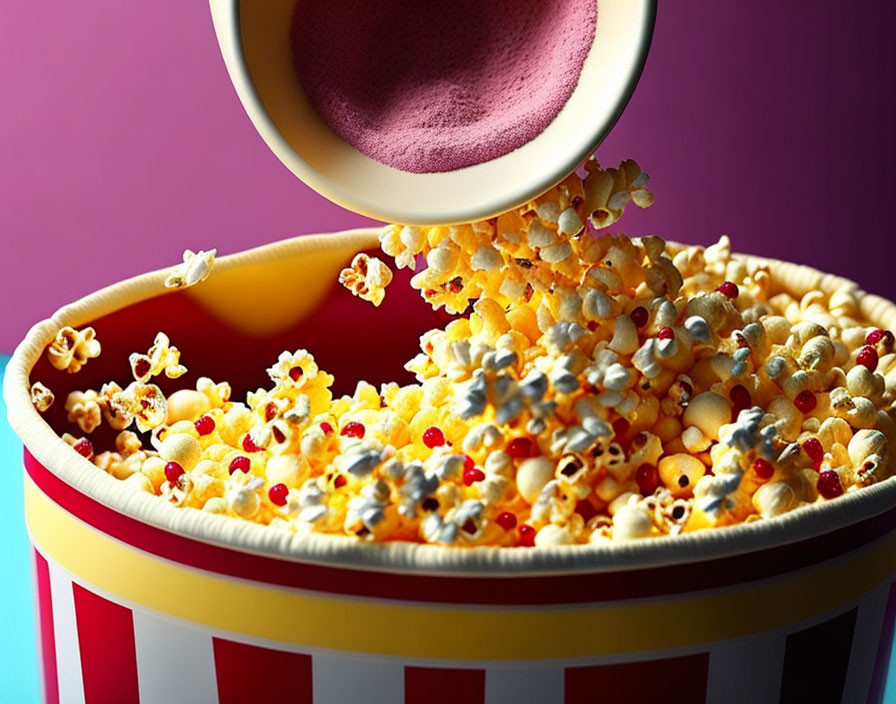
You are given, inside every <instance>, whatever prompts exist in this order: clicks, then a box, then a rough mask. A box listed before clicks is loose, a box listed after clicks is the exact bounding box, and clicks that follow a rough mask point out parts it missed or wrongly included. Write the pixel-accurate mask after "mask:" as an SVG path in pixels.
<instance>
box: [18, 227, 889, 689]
mask: <svg viewBox="0 0 896 704" xmlns="http://www.w3.org/2000/svg"><path fill="white" fill-rule="evenodd" d="M374 243H375V233H374V232H373V231H367V230H364V231H354V232H350V233H342V234H339V235H328V236H325V237H303V238H298V239H296V240H292V241H288V242H284V243H280V244H278V245H272V246H270V247H265V248H261V249H259V250H253V251H251V252H248V253H245V254H241V255H237V256H234V257H227V258H224V259H223V260H221V261H219V262H218V264H217V265H216V269H215V271H214V272H213V275H212V277H211V278H210V279H209V280H208V281H207V282H205V283H203V284H201V285H200V286H198V287H196V288H195V289H191V290H188V291H185V292H179V293H175V294H171V293H168V292H166V291H165V290H164V289H163V288H162V285H161V282H162V280H163V279H164V272H160V273H154V274H147V275H145V276H143V277H138V278H137V279H134V280H131V281H129V282H125V283H123V284H119V285H117V286H114V287H111V288H110V289H107V290H105V291H101V292H99V293H98V294H95V295H93V296H90V297H88V298H86V299H84V300H82V301H79V302H77V303H75V304H72V305H71V306H68V307H66V308H64V309H62V310H61V311H59V312H58V313H57V314H56V315H55V316H54V317H53V318H52V319H51V320H49V321H45V322H43V323H41V324H39V325H37V326H35V328H34V329H32V331H31V332H30V333H29V335H28V337H27V338H26V340H25V341H24V342H23V343H22V345H21V346H20V347H19V349H18V350H17V351H16V353H15V355H14V357H13V360H12V362H11V363H10V367H9V369H8V372H7V376H6V384H5V397H6V399H7V403H8V405H9V408H10V419H11V422H12V424H13V426H14V428H15V429H16V431H17V432H18V434H19V435H20V437H22V439H23V441H24V444H25V447H26V452H25V502H26V516H27V521H28V527H29V531H30V535H31V539H32V541H33V545H34V575H35V593H36V599H37V604H38V631H39V635H40V639H39V651H40V653H39V654H40V661H41V668H42V682H43V697H44V701H45V702H52V703H55V702H62V703H69V702H78V703H80V702H84V703H85V704H96V703H100V702H141V703H142V704H155V703H157V702H158V703H159V704H161V703H163V702H164V704H172V703H175V702H191V703H192V702H224V703H232V702H264V701H274V700H276V701H284V702H285V701H289V702H294V703H310V702H314V703H315V704H321V703H325V702H326V703H342V702H354V701H363V702H365V704H380V703H393V702H394V703H401V702H406V703H408V704H416V703H418V702H420V703H424V702H425V703H426V704H440V703H442V702H445V703H447V702H451V703H452V704H456V703H459V702H460V703H464V704H467V703H469V704H478V703H484V704H504V703H509V702H538V703H544V704H555V703H556V704H560V703H565V704H578V703H579V702H582V703H584V702H596V701H606V702H653V701H663V702H667V703H674V702H683V703H689V702H704V701H705V702H711V703H716V702H724V703H725V704H730V703H738V702H778V701H781V702H791V701H813V702H828V701H843V702H848V703H852V702H880V701H881V697H882V692H883V686H884V684H885V677H886V672H887V667H888V664H889V657H890V651H891V646H892V639H893V624H894V618H896V587H894V586H893V585H894V580H896V480H892V479H891V480H887V481H885V482H882V483H880V484H878V485H875V486H873V487H870V488H868V489H864V490H862V491H861V492H858V493H856V494H852V495H849V496H846V497H843V498H841V499H838V500H837V501H834V502H831V503H830V504H827V505H824V506H823V507H821V508H811V509H801V510H798V511H794V512H792V513H791V514H788V515H786V516H784V517H782V518H780V519H776V520H774V521H767V522H759V523H754V524H749V525H743V526H738V527H735V528H730V529H724V530H717V531H708V532H704V533H694V534H689V535H685V536H679V537H676V538H670V539H664V540H652V541H651V540H647V541H637V542H632V543H630V544H622V545H618V546H611V547H603V548H601V547H577V548H568V547H567V548H554V549H537V550H534V549H531V550H529V549H477V550H452V549H446V548H441V547H434V546H425V545H403V544H401V545H371V544H359V543H357V542H354V541H352V540H348V539H345V540H343V539H339V538H333V537H329V536H312V537H311V538H310V539H309V538H299V537H297V536H295V535H293V534H290V533H287V532H285V531H278V530H274V529H266V528H263V527H260V526H255V525H253V524H249V523H246V522H241V521H235V520H231V519H228V518H226V517H223V516H211V515H205V514H201V513H200V512H197V511H193V510H188V509H174V508H172V507H171V506H169V505H167V504H166V503H165V502H162V501H159V500H158V499H156V498H155V497H151V496H149V495H147V494H142V493H140V492H129V491H126V490H124V489H123V485H122V484H121V483H120V482H118V481H117V480H115V479H113V478H112V477H110V476H108V475H106V474H104V473H102V472H100V471H98V470H97V469H96V468H95V467H93V466H92V465H91V464H90V463H89V462H87V461H86V460H84V459H83V458H81V457H80V456H79V455H77V454H76V453H74V452H72V451H71V450H70V448H68V446H66V445H65V444H64V443H62V441H61V440H60V439H59V437H58V434H57V432H58V431H61V429H63V428H65V423H64V413H61V409H60V408H59V407H60V406H61V405H62V404H61V403H59V402H58V401H57V404H56V405H54V407H53V408H52V409H51V410H50V412H49V413H48V414H46V416H45V417H41V416H39V415H38V414H37V412H36V411H34V409H33V408H32V407H31V405H30V400H29V398H28V387H29V375H30V376H31V378H32V379H34V380H37V379H39V380H41V381H43V382H44V383H46V384H47V385H48V386H50V388H52V389H53V390H54V391H55V392H56V393H57V398H60V397H61V398H64V396H65V393H66V392H67V391H68V390H70V389H72V388H89V387H91V386H95V385H96V384H97V383H98V382H99V381H102V380H103V379H104V378H108V377H110V376H111V377H115V378H119V377H121V379H122V380H123V378H124V377H123V375H126V374H127V362H126V357H127V354H126V353H127V352H129V351H133V350H136V349H139V348H140V347H141V346H144V342H146V340H145V339H144V338H147V339H148V340H149V341H151V338H152V336H153V335H154V334H155V332H156V330H157V329H164V330H165V331H166V332H167V333H168V334H170V335H171V338H172V340H173V342H174V343H175V344H177V345H178V347H180V348H181V349H182V351H183V353H184V361H185V363H186V364H187V366H188V367H191V372H192V371H193V370H194V368H195V371H196V372H198V373H200V374H206V373H207V374H210V375H211V376H212V377H217V378H224V377H225V376H226V377H228V378H230V379H231V380H234V381H235V382H236V386H237V387H242V388H244V389H245V388H252V387H254V386H257V385H258V384H259V383H262V381H261V380H258V379H256V378H255V377H254V376H252V375H253V374H254V373H255V370H263V368H264V366H265V364H266V363H268V362H269V360H270V359H273V358H276V354H277V353H278V352H279V351H280V349H281V348H283V347H293V348H294V347H299V346H305V347H308V348H309V349H311V351H312V352H314V353H315V354H316V356H318V357H319V358H320V361H321V365H322V366H323V368H326V369H331V370H334V371H335V372H336V374H337V379H339V378H341V377H348V380H350V381H352V382H353V381H354V379H356V378H358V377H359V376H366V377H370V376H373V377H374V379H375V380H385V379H387V378H389V376H390V375H394V374H395V372H396V369H399V368H400V367H399V366H398V365H397V362H396V360H398V359H402V358H407V357H408V356H409V353H410V352H411V351H412V347H413V340H414V336H415V334H417V333H419V332H420V330H421V329H423V328H425V327H426V326H427V325H429V324H430V323H431V322H432V317H431V315H430V314H429V313H426V312H425V311H424V312H414V311H413V310H412V309H411V308H410V307H408V306H410V305H411V304H409V303H407V302H402V301H396V302H393V303H392V304H389V302H388V301H389V299H388V297H387V305H386V306H385V309H384V310H382V311H378V312H376V313H370V312H369V310H368V309H367V308H366V307H365V305H364V304H363V303H362V302H360V301H356V300H354V299H351V298H350V297H349V296H348V294H347V293H345V292H340V291H332V292H331V291H329V286H328V284H326V282H329V281H332V280H333V279H335V273H336V271H337V270H338V268H339V267H340V266H341V265H342V263H343V262H344V261H346V260H347V259H348V258H350V256H351V255H352V253H354V252H355V251H357V250H359V249H363V248H367V247H371V246H373V244H374ZM776 266H777V267H780V270H781V271H782V272H783V274H786V277H785V278H786V280H787V282H788V287H789V288H792V289H794V290H795V291H796V292H797V293H798V292H800V291H802V290H807V288H809V287H818V288H821V289H822V290H828V289H831V288H832V287H834V286H836V284H838V283H840V282H841V280H838V279H835V278H834V277H826V276H823V275H821V274H818V273H817V272H813V271H812V270H809V269H805V268H801V267H793V266H792V265H785V264H776ZM783 274H782V275H783ZM321 282H324V283H321ZM272 292H275V293H276V295H274V294H273V293H272ZM277 301H280V302H279V303H277ZM863 304H864V305H865V306H866V310H867V312H868V314H869V315H870V316H871V317H872V318H873V319H874V320H876V321H878V322H880V323H882V324H886V325H889V326H892V325H893V322H894V319H896V314H894V311H893V307H892V306H891V304H889V303H887V302H885V301H882V300H881V299H876V298H874V297H872V296H867V297H865V298H864V299H863ZM390 305H392V308H390V307H389V306H390ZM417 305H418V306H422V304H420V303H418V304H417ZM396 306H397V307H396ZM402 306H405V307H402ZM420 310H421V311H422V308H421V309H420ZM247 311H254V314H253V316H252V317H251V318H247V317H246V315H247V314H246V312H247ZM259 311H262V312H261V313H260V312H259ZM66 324H71V325H75V326H81V325H85V324H92V325H93V326H94V327H95V328H96V330H97V335H98V338H99V339H100V340H101V341H102V343H103V346H104V349H103V356H102V357H100V358H99V359H98V360H93V361H92V362H91V363H90V364H88V365H87V367H85V369H84V370H83V371H82V372H81V373H79V374H77V375H70V376H69V375H64V374H61V373H58V372H54V371H53V370H51V368H50V367H49V366H48V365H47V364H46V363H45V362H44V361H42V359H41V352H42V349H43V347H44V345H45V344H46V343H47V341H48V340H50V339H52V337H53V336H54V335H55V332H56V330H58V328H59V327H60V326H62V325H66ZM384 326H385V327H384ZM383 330H387V331H388V332H389V336H388V339H394V340H396V343H395V345H394V346H392V347H390V346H389V345H386V344H384V341H385V340H386V339H387V338H386V336H385V335H384V334H383ZM368 333H369V334H371V335H379V339H377V344H376V345H375V346H374V345H369V346H367V347H363V348H362V354H361V355H360V356H359V355H358V354H357V352H356V351H354V350H355V349H357V347H355V348H351V347H350V345H351V344H354V343H356V342H357V338H358V336H359V335H361V336H362V337H363V335H364V334H368ZM222 336H223V337H222ZM222 339H226V340H227V344H224V345H219V344H218V342H220V341H221V340H222ZM408 340H410V342H409V343H408V344H406V345H405V344H403V343H402V344H398V341H405V342H407V341H408ZM213 343H214V345H215V346H212V345H213ZM346 350H349V352H350V354H349V353H348V352H346ZM359 360H361V362H359ZM359 367H360V368H359ZM228 371H229V373H228ZM262 373H263V372H262ZM377 375H379V376H380V378H379V379H378V378H377ZM54 428H55V429H56V430H54ZM99 439H101V438H99Z"/></svg>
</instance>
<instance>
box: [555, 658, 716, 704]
mask: <svg viewBox="0 0 896 704" xmlns="http://www.w3.org/2000/svg"><path fill="white" fill-rule="evenodd" d="M708 672H709V653H698V654H696V655H686V656H684V657H678V658H666V659H664V660H645V661H642V662H631V663H622V664H618V665H595V666H589V667H568V668H566V671H565V672H564V677H563V683H564V692H565V696H564V699H563V702H564V704H594V702H626V703H627V704H646V703H647V702H663V704H694V702H703V701H706V677H707V673H708Z"/></svg>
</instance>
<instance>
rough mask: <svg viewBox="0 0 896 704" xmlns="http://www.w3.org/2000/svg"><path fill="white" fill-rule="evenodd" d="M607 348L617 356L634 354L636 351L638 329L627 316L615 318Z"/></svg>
mask: <svg viewBox="0 0 896 704" xmlns="http://www.w3.org/2000/svg"><path fill="white" fill-rule="evenodd" d="M608 347H609V348H610V349H611V350H613V351H614V352H618V353H619V354H634V352H635V350H637V349H638V328H636V327H635V324H634V323H633V322H632V319H631V318H629V317H628V316H627V315H620V316H619V317H618V318H616V322H615V324H614V326H613V339H612V340H610V344H609V345H608Z"/></svg>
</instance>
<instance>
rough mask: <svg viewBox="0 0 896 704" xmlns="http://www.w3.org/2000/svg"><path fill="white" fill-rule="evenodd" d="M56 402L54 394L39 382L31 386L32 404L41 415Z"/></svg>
mask: <svg viewBox="0 0 896 704" xmlns="http://www.w3.org/2000/svg"><path fill="white" fill-rule="evenodd" d="M55 400H56V397H55V396H54V395H53V392H52V391H50V389H48V388H47V387H46V386H44V385H43V384H41V383H40V382H39V381H36V382H34V383H33V384H32V385H31V403H32V404H33V405H34V407H35V408H36V409H37V410H38V411H39V412H40V413H43V412H44V411H47V410H49V408H50V406H52V405H53V401H55Z"/></svg>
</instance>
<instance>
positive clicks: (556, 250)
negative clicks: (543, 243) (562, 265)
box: [539, 242, 572, 264]
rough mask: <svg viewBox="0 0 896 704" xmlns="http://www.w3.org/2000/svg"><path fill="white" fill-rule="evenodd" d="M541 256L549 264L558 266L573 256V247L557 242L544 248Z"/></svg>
mask: <svg viewBox="0 0 896 704" xmlns="http://www.w3.org/2000/svg"><path fill="white" fill-rule="evenodd" d="M539 255H540V256H541V258H542V260H544V261H546V262H548V263H549V264H557V263H559V262H562V261H564V260H565V259H567V258H569V257H570V256H572V245H571V244H570V243H569V242H557V243H556V244H552V245H550V246H548V247H542V249H541V250H540V252H539Z"/></svg>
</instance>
